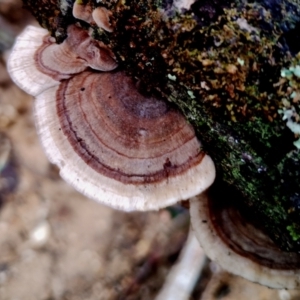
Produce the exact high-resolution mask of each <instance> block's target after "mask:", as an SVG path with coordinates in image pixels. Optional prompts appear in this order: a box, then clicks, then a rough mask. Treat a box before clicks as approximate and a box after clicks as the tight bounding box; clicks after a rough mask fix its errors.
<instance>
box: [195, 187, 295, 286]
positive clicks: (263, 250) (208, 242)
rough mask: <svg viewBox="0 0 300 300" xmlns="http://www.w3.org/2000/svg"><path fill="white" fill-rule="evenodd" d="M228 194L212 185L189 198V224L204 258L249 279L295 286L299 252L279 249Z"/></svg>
mask: <svg viewBox="0 0 300 300" xmlns="http://www.w3.org/2000/svg"><path fill="white" fill-rule="evenodd" d="M224 195H226V199H224ZM231 196H232V195H231V194H230V193H228V192H227V191H224V190H223V191H217V190H216V189H214V186H213V187H212V190H210V191H208V193H203V194H201V195H200V196H197V197H195V198H193V199H191V201H190V212H191V222H192V227H193V228H194V230H195V235H196V237H197V239H198V240H199V242H200V244H201V246H202V247H203V249H204V251H205V252H206V254H207V255H208V257H209V258H210V259H212V260H213V261H216V262H217V263H218V264H219V265H220V266H221V267H222V268H224V269H225V270H227V271H229V272H231V273H233V274H236V275H240V276H242V277H244V278H246V279H248V280H250V281H254V282H258V283H260V284H263V285H266V286H269V287H272V288H290V289H292V288H299V287H300V255H299V254H298V253H294V252H284V251H282V250H280V249H279V247H277V246H276V245H275V243H274V242H273V241H272V240H271V239H270V238H269V237H268V236H267V235H266V234H265V233H264V232H263V231H261V230H260V229H259V227H258V226H257V224H256V223H254V221H253V220H251V221H250V218H249V216H247V215H245V214H243V215H242V214H241V212H240V209H238V208H237V205H236V203H235V202H236V201H231V199H230V197H231ZM239 200H240V199H239Z"/></svg>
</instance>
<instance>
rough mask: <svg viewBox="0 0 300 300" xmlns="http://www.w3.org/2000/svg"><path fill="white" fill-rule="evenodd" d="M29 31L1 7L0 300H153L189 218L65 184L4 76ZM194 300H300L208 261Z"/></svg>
mask: <svg viewBox="0 0 300 300" xmlns="http://www.w3.org/2000/svg"><path fill="white" fill-rule="evenodd" d="M27 24H35V21H34V20H33V19H32V17H31V16H30V14H29V13H28V12H26V11H24V10H22V3H21V1H17V0H0V300H6V299H7V300H18V299H22V300H27V299H28V300H44V299H45V300H54V299H55V300H56V299H59V300H60V299H62V300H75V299H85V300H99V299H105V300H110V299H143V300H147V299H155V296H156V295H157V293H158V292H159V291H160V289H161V288H162V286H163V284H164V281H165V279H166V276H167V275H168V274H169V273H170V271H171V269H172V266H173V264H174V262H176V259H177V257H178V255H179V253H180V250H181V248H182V246H183V245H184V242H185V240H186V237H187V233H188V227H189V216H188V210H187V209H185V208H183V207H181V206H174V207H172V208H169V209H165V210H161V211H159V212H150V213H123V212H119V211H116V210H113V209H111V208H108V207H105V206H103V205H100V204H98V203H95V202H93V201H91V200H89V199H86V198H85V197H83V196H82V195H80V194H78V193H77V192H76V191H74V189H73V188H72V187H70V186H68V185H67V184H66V183H64V182H63V181H62V180H61V179H60V177H59V174H58V170H57V168H56V167H55V166H53V165H51V164H50V163H49V162H48V161H47V159H46V157H45V155H44V153H43V151H42V149H41V147H40V144H39V141H38V138H37V136H36V131H35V127H34V122H33V118H32V103H33V98H32V97H31V96H28V95H27V94H25V93H24V92H22V91H21V90H20V89H19V88H18V87H16V86H15V85H14V84H13V82H12V81H11V80H10V78H9V75H8V74H7V71H6V60H7V57H8V55H9V49H10V48H11V46H12V44H13V42H14V38H15V36H16V35H17V34H18V33H19V32H20V31H21V30H22V28H24V27H25V26H26V25H27ZM190 299H197V300H198V299H202V300H208V299H227V300H229V299H232V300H233V299H255V300H260V299H261V300H262V299H266V300H268V299H272V300H277V299H278V300H279V299H280V300H296V299H300V294H299V293H298V292H296V291H291V292H287V291H284V290H282V291H277V290H271V289H268V288H264V287H261V286H259V285H256V284H253V283H249V282H248V281H246V280H243V279H241V278H238V277H236V276H232V275H230V274H228V273H226V272H223V271H222V270H220V269H219V268H217V267H216V266H214V265H213V264H211V263H210V262H209V261H208V260H207V263H206V266H205V268H204V271H203V272H202V274H201V276H200V278H199V280H198V282H197V285H196V287H195V290H194V292H193V294H192V295H191V297H190ZM173 300H176V298H174V299H173Z"/></svg>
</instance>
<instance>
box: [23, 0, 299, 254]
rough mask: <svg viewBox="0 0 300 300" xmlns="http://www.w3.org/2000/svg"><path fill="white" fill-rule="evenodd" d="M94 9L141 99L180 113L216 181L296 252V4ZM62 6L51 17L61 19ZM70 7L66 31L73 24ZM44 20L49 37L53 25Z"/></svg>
mask: <svg viewBox="0 0 300 300" xmlns="http://www.w3.org/2000/svg"><path fill="white" fill-rule="evenodd" d="M53 1H54V0H53ZM26 2H27V3H28V2H30V1H29V0H26ZM47 2H49V3H51V1H47ZM54 2H55V1H54ZM71 2H72V1H71ZM90 2H91V3H92V5H94V6H99V5H104V6H106V7H107V8H109V9H110V10H111V11H112V12H113V18H112V20H111V21H112V25H113V28H114V31H113V32H112V33H107V32H105V31H103V30H102V29H99V28H96V27H94V28H93V29H94V37H95V38H96V39H98V40H101V41H103V42H105V43H106V44H107V45H108V46H110V47H111V48H112V50H113V51H114V53H115V54H116V56H117V58H118V61H119V63H120V67H121V68H124V69H125V70H126V71H127V72H128V73H129V74H130V75H131V76H133V77H134V78H136V79H137V80H139V86H141V87H144V88H143V89H144V92H149V93H154V94H157V95H159V96H161V97H163V98H165V99H168V100H169V101H172V102H173V103H175V104H176V105H177V106H178V107H179V108H180V109H181V110H182V111H183V113H184V114H185V115H186V117H187V118H188V120H189V121H190V122H191V123H192V124H193V125H194V126H195V129H196V131H197V133H198V136H199V138H200V139H201V141H202V142H203V144H204V148H205V150H206V151H207V152H208V153H209V154H210V155H211V156H212V158H213V160H214V162H215V164H216V167H217V174H218V177H219V180H222V181H224V182H225V183H226V184H228V185H230V186H234V188H235V189H236V190H237V191H238V192H239V193H240V195H241V201H243V202H244V203H245V205H247V206H248V207H249V208H251V210H252V211H253V213H254V214H255V215H256V216H257V217H259V218H260V220H261V225H262V226H263V227H264V228H265V230H266V231H267V232H268V234H269V235H270V236H271V237H272V239H273V240H274V241H276V242H277V243H278V245H279V246H280V247H282V248H283V249H285V250H291V251H294V250H297V251H298V250H299V248H300V246H299V245H300V243H299V239H300V222H299V220H300V218H299V217H300V184H299V178H300V177H299V175H300V174H299V169H300V168H299V167H300V166H299V164H300V163H299V161H300V154H299V147H297V140H298V139H299V136H298V135H299V134H298V133H297V132H295V131H293V130H291V128H290V127H289V126H287V118H289V119H288V121H290V122H292V123H296V124H297V122H298V120H296V119H295V118H296V117H297V115H296V114H293V115H291V113H290V114H289V115H288V113H287V111H289V110H291V108H290V107H291V106H292V105H293V107H296V108H297V103H296V104H295V103H294V102H295V101H298V98H297V97H296V96H295V95H298V94H297V93H298V91H299V90H300V83H299V80H298V79H299V78H298V77H297V76H296V74H290V73H288V71H290V72H293V70H296V69H295V68H296V66H297V62H295V60H296V59H297V56H296V54H297V53H298V52H299V51H300V34H299V32H300V30H299V28H300V2H299V0H275V1H272V2H270V1H269V0H260V1H249V2H248V3H245V2H240V1H237V0H236V1H225V0H214V1H209V2H208V1H196V2H195V3H194V4H193V5H192V6H191V9H190V10H189V11H185V12H178V11H177V10H176V9H175V7H174V6H173V1H164V0H160V1H158V0H148V1H141V0H122V1H118V2H116V1H108V0H106V1H105V2H104V1H100V2H99V1H92V0H90ZM98 2H99V3H98ZM61 4H62V2H57V3H56V6H55V5H54V6H55V9H53V12H56V10H57V9H58V10H59V11H60V13H59V14H60V15H63V12H62V11H61ZM69 6H70V7H69V8H68V9H66V11H67V12H68V13H67V14H66V16H67V17H66V18H63V20H64V22H66V23H63V24H64V27H65V26H66V25H67V24H70V23H73V22H75V20H74V19H72V17H71V16H70V13H69V11H70V8H71V6H72V5H71V3H70V5H69ZM31 10H33V11H34V13H35V15H40V13H39V11H38V10H37V12H36V10H34V9H33V8H31ZM41 15H42V17H40V18H41V19H42V20H41V21H40V20H39V21H40V23H41V24H43V25H44V26H45V27H47V28H48V29H49V30H50V31H51V32H52V33H53V32H54V29H53V28H54V27H55V26H56V27H57V25H55V23H53V24H54V25H51V21H46V22H45V20H43V19H45V18H44V17H43V14H41ZM46 19H47V20H51V18H49V16H48V15H47V18H46ZM82 25H83V26H87V24H83V23H82ZM53 26H54V27H53ZM293 68H294V69H293ZM295 72H296V71H295ZM295 72H294V73H295ZM285 75H288V76H285ZM287 99H288V102H289V103H290V104H287V101H286V100H287ZM295 99H296V100H295ZM293 101H294V102H293ZM291 103H292V104H291ZM288 105H290V106H288ZM296 108H295V110H296ZM284 116H285V117H286V118H284ZM293 128H295V127H293ZM295 143H296V144H295Z"/></svg>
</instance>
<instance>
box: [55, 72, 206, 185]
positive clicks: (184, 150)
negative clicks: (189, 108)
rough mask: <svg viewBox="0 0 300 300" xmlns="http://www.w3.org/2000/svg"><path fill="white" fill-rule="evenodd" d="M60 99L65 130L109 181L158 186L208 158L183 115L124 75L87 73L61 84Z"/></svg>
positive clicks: (67, 136)
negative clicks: (156, 184)
mask: <svg viewBox="0 0 300 300" xmlns="http://www.w3.org/2000/svg"><path fill="white" fill-rule="evenodd" d="M56 95H57V97H56V99H57V100H56V107H57V113H58V117H59V121H60V124H61V130H62V131H63V133H64V135H65V136H66V138H67V139H68V141H69V142H70V144H71V145H72V148H73V150H74V151H75V152H76V153H77V154H78V155H79V156H80V157H81V158H82V159H83V160H84V161H85V162H86V164H87V165H89V166H90V167H92V168H93V169H94V170H95V171H97V172H99V173H101V174H103V175H105V176H107V177H110V178H112V179H115V180H118V181H120V182H122V183H125V184H144V183H155V182H159V181H161V180H163V179H165V178H168V177H172V176H176V175H180V174H182V173H184V172H186V171H187V170H188V169H189V168H192V167H194V166H196V165H198V164H200V163H201V161H202V159H203V157H204V155H205V154H204V152H203V151H201V145H200V143H199V142H198V140H197V138H196V137H195V133H194V130H193V128H192V126H191V125H190V124H188V123H187V122H186V120H185V119H184V117H183V116H182V115H181V114H180V113H179V112H178V111H177V110H175V109H174V108H171V107H170V105H168V104H167V103H166V102H165V101H162V100H159V99H156V98H154V97H149V96H144V95H142V94H141V93H140V92H139V91H138V90H137V88H136V86H135V85H134V83H133V81H132V80H131V79H130V78H129V77H127V76H126V75H125V74H124V73H122V72H115V73H91V72H83V73H81V74H79V75H78V76H76V77H73V78H71V79H70V80H66V81H64V82H62V83H61V85H60V87H59V89H58V90H57V94H56ZM79 124H80V126H79ZM99 128H100V129H101V130H99Z"/></svg>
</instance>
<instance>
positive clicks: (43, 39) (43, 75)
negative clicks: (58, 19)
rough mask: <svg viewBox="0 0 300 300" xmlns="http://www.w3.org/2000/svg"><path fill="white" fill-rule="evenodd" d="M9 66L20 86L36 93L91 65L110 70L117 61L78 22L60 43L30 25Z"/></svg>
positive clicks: (19, 40)
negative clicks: (78, 25)
mask: <svg viewBox="0 0 300 300" xmlns="http://www.w3.org/2000/svg"><path fill="white" fill-rule="evenodd" d="M7 67H8V71H9V73H10V75H11V77H12V79H13V80H14V81H15V83H16V84H17V85H19V86H20V87H21V88H22V89H23V90H24V91H26V92H27V93H28V94H31V95H33V96H37V95H38V94H40V93H41V92H42V91H44V90H45V89H47V88H49V87H52V86H55V85H58V84H59V81H60V80H62V79H67V78H70V77H71V75H73V74H76V73H80V72H82V71H84V70H86V69H87V68H88V67H90V68H93V69H96V70H101V71H109V70H113V69H114V68H116V67H117V63H116V62H115V60H114V59H113V58H112V56H111V53H110V52H109V51H108V50H107V49H104V48H103V47H101V44H100V43H99V42H97V41H95V40H93V39H92V38H91V37H90V36H89V35H88V34H87V32H86V31H85V30H83V29H81V28H78V27H76V26H75V25H71V26H69V28H68V37H67V38H66V40H65V41H64V42H63V43H62V44H60V45H58V44H56V43H55V41H54V40H53V38H51V37H50V36H49V34H48V32H47V31H46V30H44V29H42V28H37V27H34V26H28V27H27V28H26V29H25V30H24V31H23V32H22V33H21V35H20V36H19V37H18V38H17V40H16V43H15V46H14V48H13V50H12V53H11V55H10V57H9V60H8V66H7Z"/></svg>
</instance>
